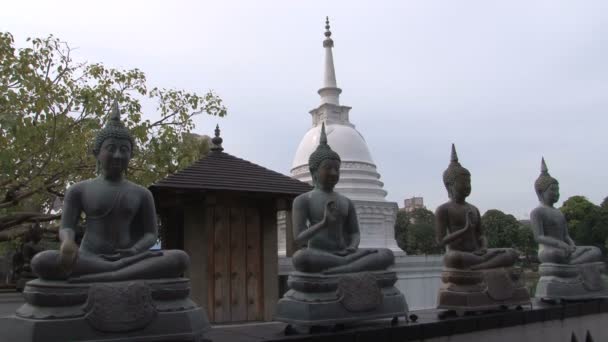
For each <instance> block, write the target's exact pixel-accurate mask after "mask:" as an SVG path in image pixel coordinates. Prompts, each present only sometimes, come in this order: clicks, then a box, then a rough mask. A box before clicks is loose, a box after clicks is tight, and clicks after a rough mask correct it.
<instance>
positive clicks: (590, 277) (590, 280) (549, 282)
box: [535, 262, 608, 300]
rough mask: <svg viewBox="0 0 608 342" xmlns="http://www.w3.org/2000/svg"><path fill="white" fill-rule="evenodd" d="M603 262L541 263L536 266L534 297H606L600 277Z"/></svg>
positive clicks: (572, 298)
mask: <svg viewBox="0 0 608 342" xmlns="http://www.w3.org/2000/svg"><path fill="white" fill-rule="evenodd" d="M604 270H605V265H604V263H603V262H592V263H587V264H580V265H563V264H553V263H543V264H541V265H540V266H539V268H538V273H539V275H540V279H539V280H538V284H537V285H536V293H535V297H536V298H540V299H546V300H562V299H563V300H582V299H591V298H603V297H604V298H605V297H608V288H607V285H606V282H605V281H604V279H603V278H602V273H603V272H604Z"/></svg>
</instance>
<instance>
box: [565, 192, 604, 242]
mask: <svg viewBox="0 0 608 342" xmlns="http://www.w3.org/2000/svg"><path fill="white" fill-rule="evenodd" d="M560 210H561V212H562V213H563V214H564V216H565V217H566V221H567V223H568V230H569V233H570V236H571V237H572V239H573V240H574V241H575V242H576V243H577V244H581V245H594V246H599V247H601V248H602V249H603V248H604V243H605V241H606V237H607V236H606V229H604V227H602V226H601V224H600V225H598V224H599V223H600V222H599V220H598V219H599V217H600V211H601V210H600V207H599V206H597V205H595V204H593V203H591V202H590V201H589V200H588V199H587V198H586V197H584V196H572V197H570V198H568V199H567V200H566V201H565V202H564V204H563V205H562V207H561V208H560Z"/></svg>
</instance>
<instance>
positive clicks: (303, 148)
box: [291, 124, 374, 169]
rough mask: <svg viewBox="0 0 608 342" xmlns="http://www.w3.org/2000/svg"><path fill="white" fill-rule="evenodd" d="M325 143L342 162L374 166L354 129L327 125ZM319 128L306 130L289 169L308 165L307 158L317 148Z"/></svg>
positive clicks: (319, 134)
mask: <svg viewBox="0 0 608 342" xmlns="http://www.w3.org/2000/svg"><path fill="white" fill-rule="evenodd" d="M325 133H326V134H327V143H328V144H329V146H330V147H331V149H332V150H334V151H336V152H337V153H338V154H339V155H340V159H342V162H361V163H368V164H370V165H374V161H373V160H372V156H371V154H370V153H369V149H368V148H367V143H366V142H365V139H364V138H363V136H362V135H361V133H359V132H358V131H357V130H356V129H355V128H354V127H351V126H346V125H339V124H335V125H331V124H330V125H328V126H327V127H326V128H325ZM320 136H321V126H316V127H313V128H311V129H310V130H308V132H306V134H305V135H304V137H303V138H302V141H300V145H299V146H298V149H297V150H296V154H295V157H294V159H293V163H292V166H291V168H292V169H295V168H297V167H299V166H303V165H308V158H309V157H310V155H311V154H312V153H313V152H314V151H315V149H316V148H317V146H319V137H320Z"/></svg>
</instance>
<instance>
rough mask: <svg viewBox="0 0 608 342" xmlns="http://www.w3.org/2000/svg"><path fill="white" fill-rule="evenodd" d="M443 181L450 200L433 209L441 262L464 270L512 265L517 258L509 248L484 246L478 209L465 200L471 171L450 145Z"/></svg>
mask: <svg viewBox="0 0 608 342" xmlns="http://www.w3.org/2000/svg"><path fill="white" fill-rule="evenodd" d="M443 183H444V185H445V187H446V189H447V191H448V196H449V197H450V200H449V201H448V202H446V203H444V204H442V205H441V206H439V207H438V208H437V210H436V212H435V223H436V227H435V230H436V238H437V243H438V244H440V245H442V246H445V247H446V253H445V257H444V265H445V266H446V267H449V268H456V269H465V270H483V269H490V268H497V267H509V266H512V265H513V264H514V263H515V261H516V260H517V253H516V252H515V251H514V250H513V249H511V248H488V247H487V239H486V237H485V236H484V233H483V229H482V226H481V215H480V214H479V210H478V209H477V208H476V207H475V206H474V205H472V204H470V203H467V202H466V198H467V197H468V196H469V195H470V194H471V173H470V172H469V170H467V169H466V168H464V167H462V166H461V165H460V163H459V162H458V156H457V154H456V148H455V147H454V145H453V144H452V155H451V160H450V165H449V166H448V168H447V169H446V170H445V171H444V172H443Z"/></svg>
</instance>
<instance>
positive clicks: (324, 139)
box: [319, 121, 327, 145]
mask: <svg viewBox="0 0 608 342" xmlns="http://www.w3.org/2000/svg"><path fill="white" fill-rule="evenodd" d="M319 145H327V134H326V133H325V121H323V123H321V137H320V138H319Z"/></svg>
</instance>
